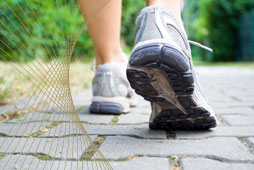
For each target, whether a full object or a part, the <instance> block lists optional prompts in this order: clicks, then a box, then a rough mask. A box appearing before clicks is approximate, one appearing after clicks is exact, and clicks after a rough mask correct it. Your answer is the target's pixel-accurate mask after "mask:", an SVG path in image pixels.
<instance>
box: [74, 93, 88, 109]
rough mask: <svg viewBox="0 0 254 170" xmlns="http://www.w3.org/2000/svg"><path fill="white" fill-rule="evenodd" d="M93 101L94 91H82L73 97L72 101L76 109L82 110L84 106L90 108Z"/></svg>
mask: <svg viewBox="0 0 254 170" xmlns="http://www.w3.org/2000/svg"><path fill="white" fill-rule="evenodd" d="M91 99H92V90H91V89H89V90H86V91H82V92H80V93H78V94H76V95H73V97H72V100H73V103H74V105H75V107H76V108H80V107H82V106H88V105H90V103H91Z"/></svg>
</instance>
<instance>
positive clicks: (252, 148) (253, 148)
mask: <svg viewBox="0 0 254 170" xmlns="http://www.w3.org/2000/svg"><path fill="white" fill-rule="evenodd" d="M238 140H240V142H242V143H243V144H244V145H245V146H246V147H247V148H248V150H249V152H250V153H252V154H254V147H253V144H252V143H251V142H250V141H249V140H248V138H241V137H240V138H238Z"/></svg>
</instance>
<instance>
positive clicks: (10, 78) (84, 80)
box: [0, 61, 94, 106]
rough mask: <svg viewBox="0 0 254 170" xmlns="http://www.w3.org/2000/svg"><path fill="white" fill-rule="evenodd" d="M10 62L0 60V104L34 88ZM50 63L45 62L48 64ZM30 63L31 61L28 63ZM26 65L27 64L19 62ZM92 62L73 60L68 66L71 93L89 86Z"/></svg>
mask: <svg viewBox="0 0 254 170" xmlns="http://www.w3.org/2000/svg"><path fill="white" fill-rule="evenodd" d="M11 64H13V63H6V62H0V68H1V72H0V106H1V105H5V104H8V103H12V102H14V101H16V100H19V99H21V98H24V97H25V96H27V95H29V94H31V93H32V92H33V90H35V86H34V85H33V83H32V82H31V79H30V78H29V77H25V76H22V75H21V73H19V72H18V71H17V70H16V69H15V68H14V67H13V66H12V65H11ZM50 64H51V63H47V65H50ZM30 65H31V63H30ZM21 66H22V67H26V66H27V64H21ZM91 67H92V62H80V61H75V62H73V63H71V66H70V86H71V91H72V93H73V94H76V93H77V92H79V91H81V90H84V89H87V88H90V87H91V82H92V78H93V75H94V73H93V71H92V70H91Z"/></svg>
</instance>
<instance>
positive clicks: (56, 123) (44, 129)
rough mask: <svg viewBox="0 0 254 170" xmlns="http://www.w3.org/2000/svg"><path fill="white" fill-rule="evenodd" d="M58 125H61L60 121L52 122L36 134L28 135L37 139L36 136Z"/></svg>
mask: <svg viewBox="0 0 254 170" xmlns="http://www.w3.org/2000/svg"><path fill="white" fill-rule="evenodd" d="M60 123H62V122H61V121H54V122H52V123H51V125H49V126H46V127H45V128H41V129H40V130H39V131H38V132H35V133H33V134H32V135H30V137H34V138H35V137H38V136H40V135H42V134H43V133H45V132H47V131H49V130H50V129H51V128H53V127H56V126H57V125H59V124H60Z"/></svg>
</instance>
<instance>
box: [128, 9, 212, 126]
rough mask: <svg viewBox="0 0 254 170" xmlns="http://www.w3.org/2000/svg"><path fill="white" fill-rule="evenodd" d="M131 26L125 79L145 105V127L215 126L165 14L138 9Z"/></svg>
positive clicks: (181, 34)
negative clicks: (132, 35) (147, 119)
mask: <svg viewBox="0 0 254 170" xmlns="http://www.w3.org/2000/svg"><path fill="white" fill-rule="evenodd" d="M136 27H137V28H136V37H135V46H134V49H133V50H132V53H131V57H130V60H129V64H128V68H127V78H128V80H129V82H130V84H131V87H132V88H133V89H135V92H136V93H137V94H139V95H141V96H143V97H144V98H145V99H146V100H148V101H151V104H152V115H151V117H150V123H149V127H150V128H151V129H178V130H190V129H209V128H213V127H216V118H215V115H214V112H213V110H212V108H211V107H210V106H209V105H208V103H207V100H206V99H205V97H204V94H203V92H202V90H201V87H200V85H199V82H198V79H197V77H196V73H195V70H194V66H193V63H192V57H191V49H190V45H189V43H190V41H188V39H187V35H186V33H185V31H184V28H183V26H182V25H181V24H179V23H178V21H177V20H176V18H175V17H174V15H173V13H172V12H171V11H170V9H169V8H167V7H164V6H157V5H156V6H150V7H146V8H144V9H143V10H142V11H141V12H140V14H139V16H138V18H137V21H136ZM198 45H199V46H202V45H200V44H198Z"/></svg>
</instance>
